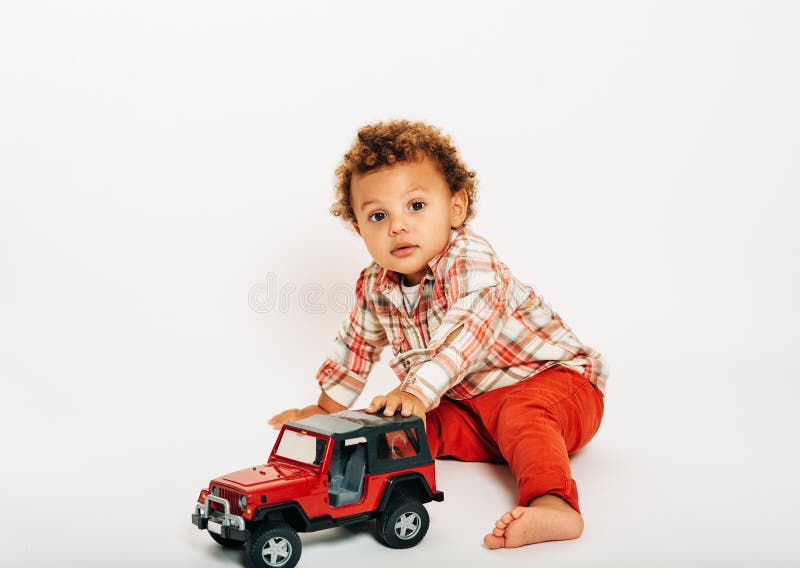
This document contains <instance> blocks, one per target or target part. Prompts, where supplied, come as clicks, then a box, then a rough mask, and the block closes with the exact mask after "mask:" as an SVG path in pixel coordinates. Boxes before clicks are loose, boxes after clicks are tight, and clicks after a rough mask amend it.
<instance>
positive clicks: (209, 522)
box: [192, 495, 250, 542]
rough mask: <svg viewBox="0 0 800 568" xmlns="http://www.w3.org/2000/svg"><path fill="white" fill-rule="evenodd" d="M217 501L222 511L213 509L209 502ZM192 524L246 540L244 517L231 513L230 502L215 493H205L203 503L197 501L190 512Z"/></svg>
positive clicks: (222, 535)
mask: <svg viewBox="0 0 800 568" xmlns="http://www.w3.org/2000/svg"><path fill="white" fill-rule="evenodd" d="M212 502H213V503H219V504H220V505H222V506H223V507H224V509H225V510H224V511H215V510H214V509H212V508H211V503H212ZM192 524H193V525H195V526H196V527H197V528H198V529H200V530H208V531H209V532H213V533H215V534H218V535H219V536H221V537H222V538H227V539H230V540H239V541H242V542H244V541H246V540H247V539H248V538H249V537H250V531H249V530H247V529H246V528H245V525H244V519H243V518H242V517H240V516H238V515H232V514H231V504H230V503H229V502H228V500H227V499H223V498H222V497H217V496H215V495H207V496H206V499H205V503H197V504H196V505H195V506H194V513H192Z"/></svg>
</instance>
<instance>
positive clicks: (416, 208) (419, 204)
mask: <svg viewBox="0 0 800 568" xmlns="http://www.w3.org/2000/svg"><path fill="white" fill-rule="evenodd" d="M410 207H411V210H412V211H419V210H420V209H422V208H423V207H425V204H424V203H423V202H422V201H415V202H414V203H412V204H411V206H410Z"/></svg>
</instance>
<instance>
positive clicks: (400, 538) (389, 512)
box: [376, 495, 430, 548]
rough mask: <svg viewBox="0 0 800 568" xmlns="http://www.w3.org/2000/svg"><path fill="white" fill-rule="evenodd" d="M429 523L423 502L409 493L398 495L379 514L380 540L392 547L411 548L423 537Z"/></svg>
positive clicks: (378, 529) (378, 534)
mask: <svg viewBox="0 0 800 568" xmlns="http://www.w3.org/2000/svg"><path fill="white" fill-rule="evenodd" d="M429 524H430V518H429V517H428V511H427V510H426V509H425V506H424V505H423V504H422V503H420V502H419V501H417V500H416V499H414V498H413V497H409V496H408V495H396V496H395V497H392V498H391V500H390V501H389V504H388V505H387V506H386V509H384V510H383V511H382V512H381V513H379V514H378V517H377V524H376V528H377V536H378V540H379V541H380V542H381V543H382V544H385V545H386V546H389V547H391V548H411V547H412V546H415V545H417V544H418V543H419V541H421V540H422V539H423V537H424V536H425V533H427V532H428V525H429Z"/></svg>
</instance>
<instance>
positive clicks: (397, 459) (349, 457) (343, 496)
mask: <svg viewBox="0 0 800 568" xmlns="http://www.w3.org/2000/svg"><path fill="white" fill-rule="evenodd" d="M443 498H444V495H443V493H442V492H441V491H437V490H436V477H435V471H434V462H433V459H432V458H431V454H430V450H429V449H428V443H427V440H426V438H425V430H424V427H423V424H422V420H421V419H420V418H418V417H416V416H410V417H403V416H400V415H396V416H393V417H385V416H382V415H375V414H367V413H365V412H360V411H352V410H344V411H342V412H337V413H335V414H318V415H315V416H311V417H309V418H306V419H304V420H300V421H298V422H289V423H287V424H286V425H284V426H283V428H282V429H281V432H280V434H279V435H278V439H277V441H276V442H275V447H274V448H272V453H271V454H270V456H269V460H268V461H267V463H266V464H264V465H259V466H255V467H251V468H248V469H243V470H240V471H236V472H233V473H229V474H228V475H224V476H222V477H218V478H216V479H213V480H212V481H211V483H210V484H209V487H208V488H207V489H203V490H202V491H201V492H200V497H199V498H198V499H197V504H196V505H195V510H194V514H193V515H192V523H194V524H195V525H196V526H197V527H198V528H199V529H207V530H208V532H209V534H210V535H211V538H213V539H214V540H215V541H217V542H218V543H219V544H221V545H223V546H240V545H242V544H246V551H247V556H248V557H249V559H250V562H251V563H252V564H253V566H255V567H257V568H261V567H263V566H270V567H274V568H291V567H292V566H294V565H295V564H297V561H298V560H299V559H300V551H301V544H300V538H299V537H298V535H297V533H298V532H311V531H318V530H321V529H327V528H331V527H339V526H344V525H349V524H351V523H357V522H361V521H366V520H368V519H372V518H374V519H376V528H377V536H378V540H379V541H380V542H382V543H383V544H385V545H386V546H390V547H392V548H408V547H411V546H414V545H416V544H417V543H418V542H419V541H421V540H422V538H423V537H424V536H425V533H426V532H427V531H428V522H429V521H428V513H427V511H426V510H425V507H424V506H423V503H427V502H429V501H441V500H442V499H443Z"/></svg>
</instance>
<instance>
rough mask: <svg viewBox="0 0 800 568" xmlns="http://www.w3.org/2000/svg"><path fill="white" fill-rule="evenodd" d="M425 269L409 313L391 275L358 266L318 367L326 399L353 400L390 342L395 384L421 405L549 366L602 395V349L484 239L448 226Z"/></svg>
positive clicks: (604, 372) (526, 375) (490, 387)
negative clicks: (346, 307)
mask: <svg viewBox="0 0 800 568" xmlns="http://www.w3.org/2000/svg"><path fill="white" fill-rule="evenodd" d="M428 267H429V270H428V272H427V273H426V275H425V276H424V277H423V279H422V283H421V286H420V294H419V299H418V301H417V305H416V306H415V308H414V309H413V310H412V311H411V313H410V314H408V313H407V312H406V311H405V308H404V306H403V294H402V292H401V289H400V278H401V276H400V275H399V274H398V273H396V272H393V271H390V270H387V269H385V268H383V267H381V266H380V265H378V264H376V263H374V262H373V263H372V264H371V265H370V266H368V267H367V268H365V269H364V270H363V271H362V272H361V274H360V276H359V278H358V281H357V283H356V289H355V294H356V303H355V305H354V307H353V310H352V312H351V313H350V316H349V317H348V318H347V319H345V321H344V323H343V324H342V327H341V329H340V330H339V333H338V335H337V337H336V340H335V343H334V347H333V349H332V351H331V353H330V354H329V355H328V358H327V359H326V360H325V362H324V363H323V364H322V366H321V367H320V369H319V371H318V373H317V380H318V381H319V383H320V386H321V388H322V390H323V391H325V393H326V394H327V395H328V396H329V397H331V398H332V399H333V400H335V401H336V402H338V403H339V404H342V405H344V406H347V407H349V406H351V405H352V404H353V403H354V402H355V401H356V399H357V398H358V395H359V394H360V393H361V391H362V390H363V388H364V385H365V384H366V380H367V376H368V375H369V372H370V369H371V368H372V365H373V363H374V362H375V361H377V360H378V357H379V356H380V353H381V351H382V350H383V347H384V346H385V345H388V344H391V346H392V352H393V353H394V358H393V359H392V360H391V361H390V362H389V365H390V366H391V368H392V369H393V370H394V372H395V373H396V374H397V376H398V377H399V378H400V381H401V387H400V388H401V390H403V391H405V392H408V393H411V394H413V395H414V396H416V397H418V398H419V399H420V400H422V401H423V403H424V404H425V407H426V408H427V409H431V408H434V407H436V406H437V405H438V404H439V401H440V399H441V397H442V396H447V397H448V398H451V399H456V400H458V399H466V398H472V397H475V396H478V395H479V394H482V393H485V392H488V391H490V390H494V389H498V388H501V387H505V386H508V385H513V384H516V383H517V382H519V381H522V380H525V379H528V378H530V377H532V376H535V375H536V374H537V373H541V372H542V371H544V370H545V369H549V368H550V367H552V366H554V365H563V366H565V367H568V368H570V369H572V370H574V371H577V372H579V373H581V374H583V375H584V376H585V377H586V378H587V379H589V380H590V381H591V382H592V383H594V384H595V385H597V387H598V388H599V389H600V391H601V392H602V393H603V394H604V395H605V383H606V378H607V375H608V372H607V365H606V364H605V362H604V360H603V357H602V355H600V353H598V352H597V351H596V350H594V349H592V348H591V347H588V346H586V345H584V344H582V343H581V342H580V341H579V340H578V338H577V337H576V336H575V335H574V334H573V333H572V330H571V329H570V328H569V326H567V325H566V324H565V323H564V322H563V321H562V320H561V318H560V317H559V316H558V314H556V313H555V312H553V311H552V309H551V308H550V306H548V305H547V304H545V303H544V301H543V300H542V298H541V296H539V295H537V294H536V293H535V291H534V290H533V288H532V287H530V286H528V285H525V284H522V283H521V282H520V281H518V280H517V279H516V278H515V277H514V276H513V275H512V274H511V272H509V270H508V268H507V267H506V265H505V264H503V263H502V262H500V260H499V259H498V258H497V256H496V255H495V252H494V250H493V249H492V247H491V245H490V244H489V243H488V242H487V241H486V240H485V239H483V238H482V237H480V236H479V235H476V234H475V233H473V232H471V231H470V230H469V229H468V228H467V227H466V226H461V227H460V228H458V229H452V230H451V233H450V242H449V243H448V245H447V246H446V247H445V249H444V250H443V251H442V252H441V253H439V255H438V256H436V257H435V258H433V259H431V261H430V262H429V263H428ZM456 330H459V331H458V333H456V334H455V336H454V337H450V335H451V334H452V333H453V332H455V331H456ZM448 337H450V341H449V342H447V341H446V340H447V339H448Z"/></svg>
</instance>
